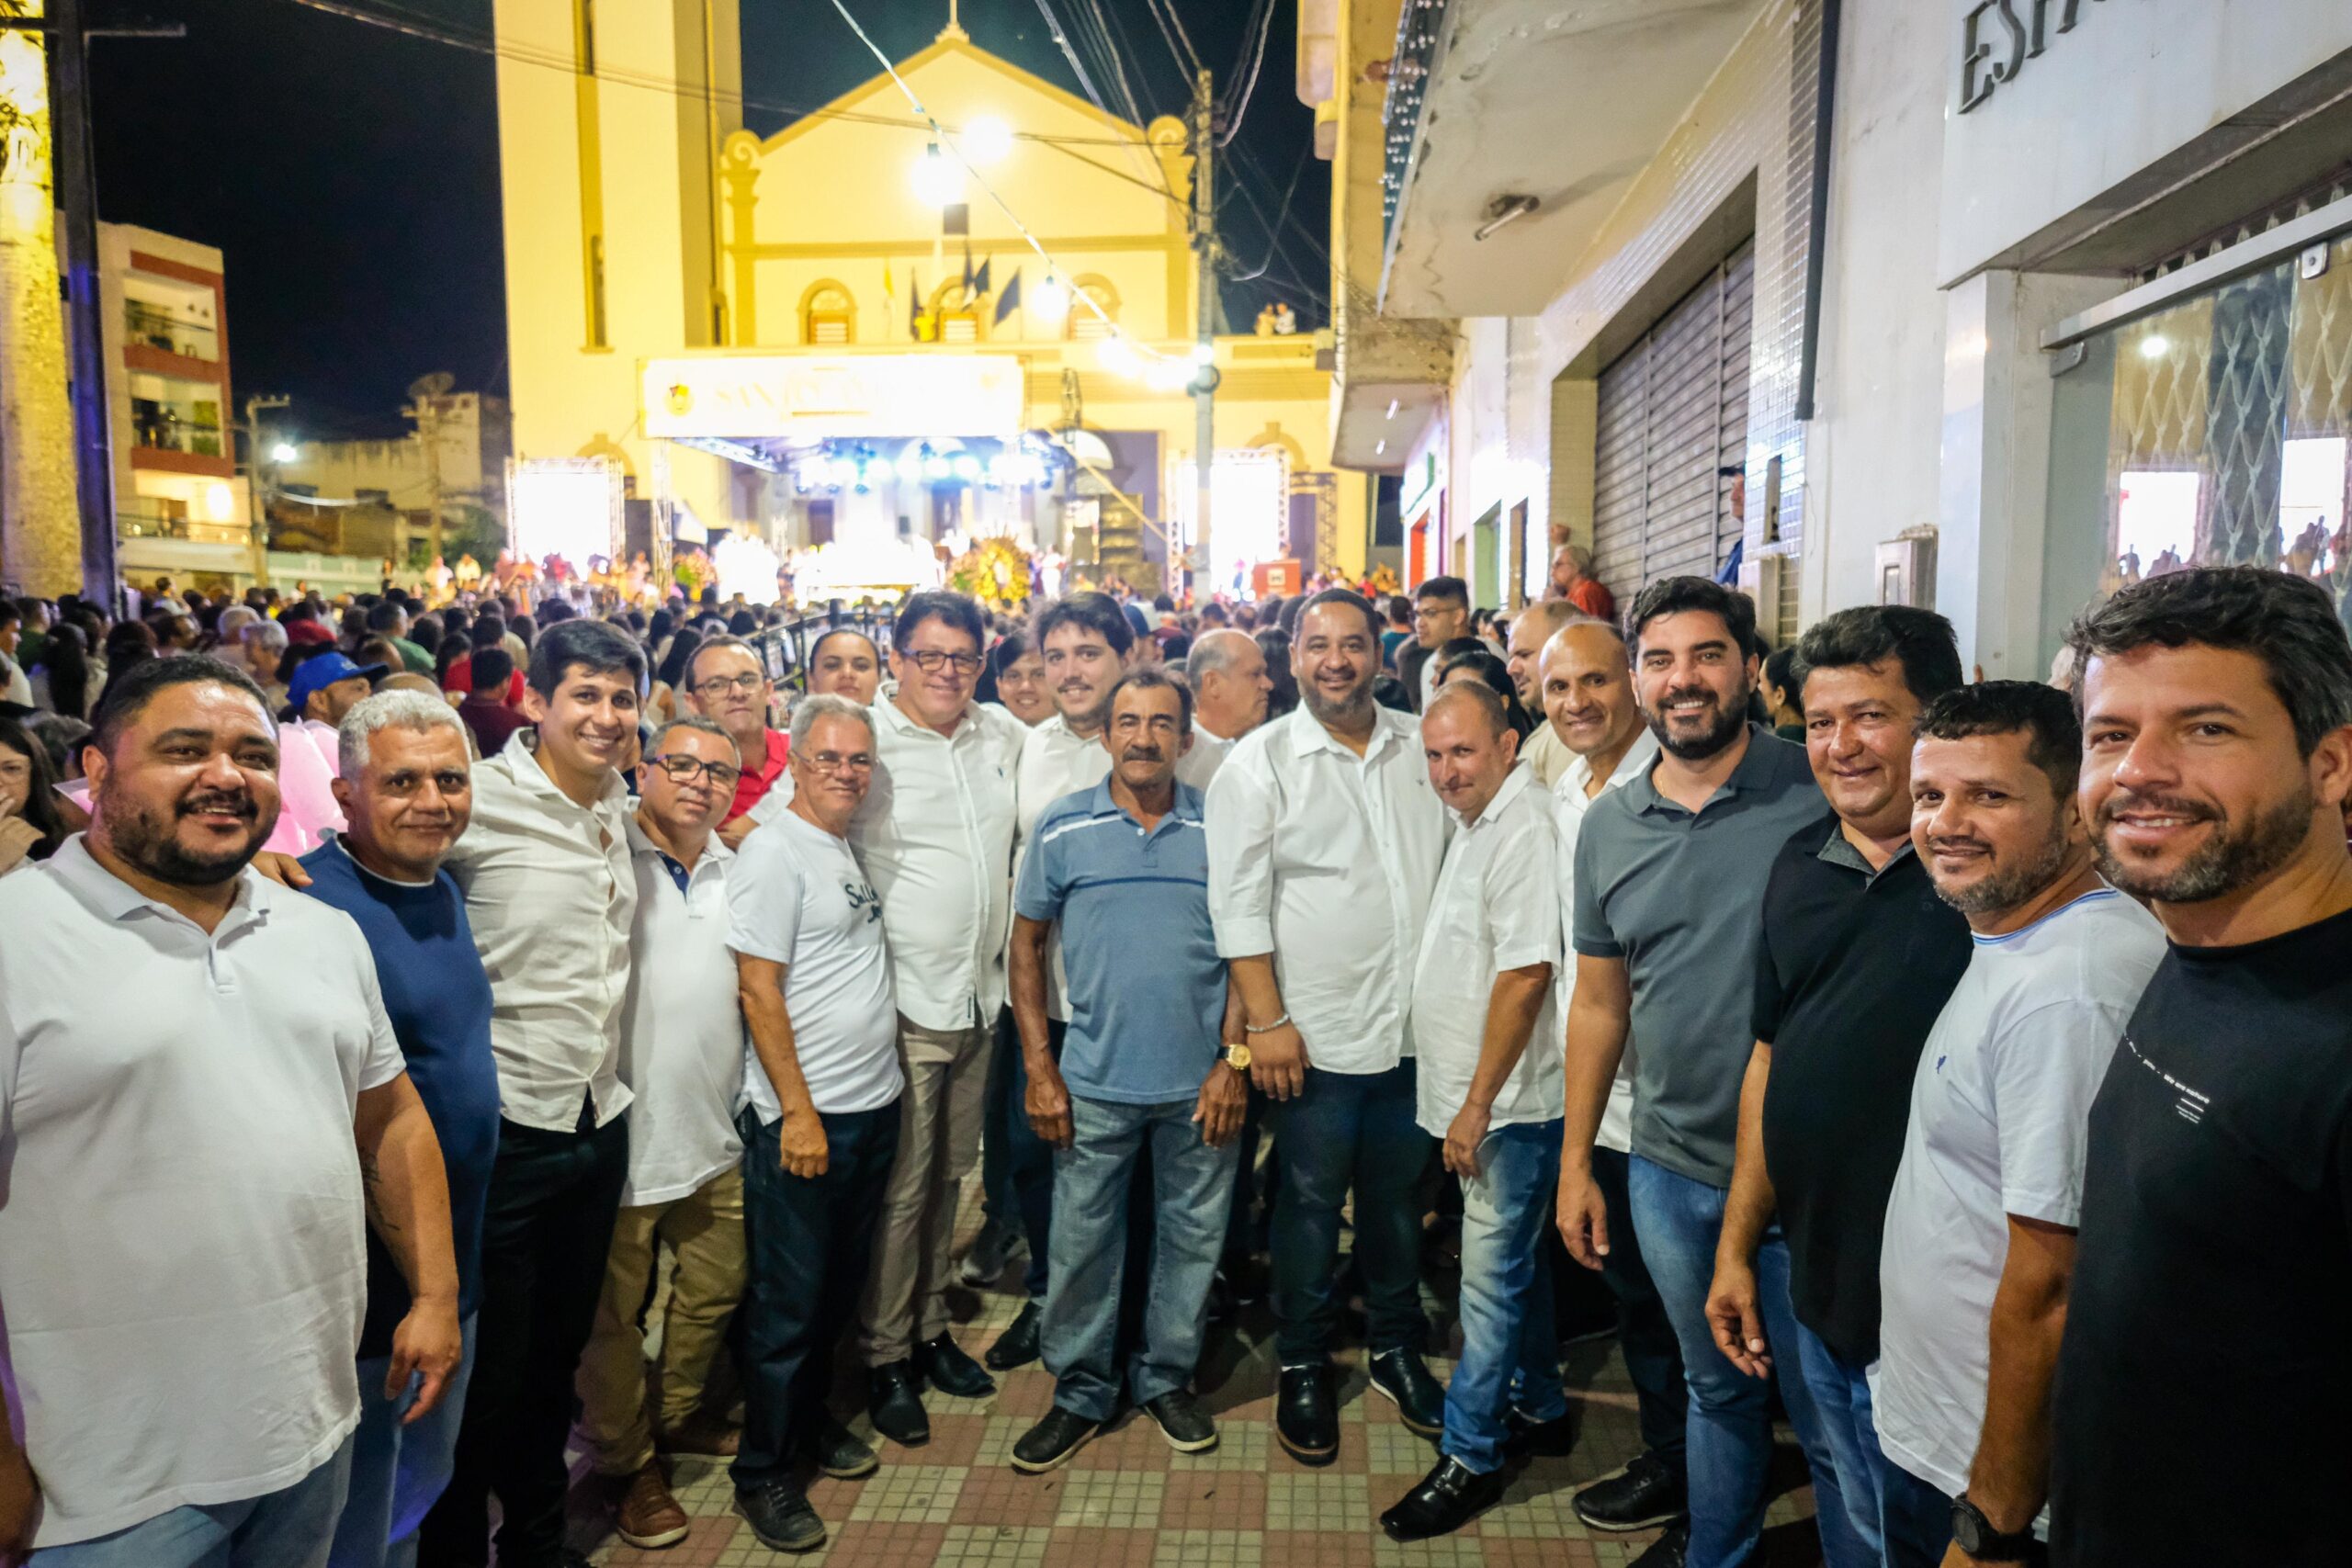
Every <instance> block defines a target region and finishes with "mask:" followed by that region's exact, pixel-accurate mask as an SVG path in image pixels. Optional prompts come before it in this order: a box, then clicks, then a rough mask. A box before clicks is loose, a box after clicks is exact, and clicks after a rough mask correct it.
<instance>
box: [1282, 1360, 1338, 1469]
mask: <svg viewBox="0 0 2352 1568" xmlns="http://www.w3.org/2000/svg"><path fill="white" fill-rule="evenodd" d="M1274 1437H1275V1438H1277V1439H1278V1440H1279V1441H1280V1442H1281V1443H1282V1445H1283V1449H1284V1450H1287V1451H1288V1452H1289V1454H1290V1457H1291V1458H1293V1459H1295V1460H1296V1461H1298V1462H1299V1463H1301V1464H1329V1463H1330V1462H1331V1461H1333V1460H1334V1459H1337V1458H1338V1457H1339V1453H1340V1409H1339V1405H1338V1404H1336V1403H1335V1402H1334V1401H1333V1400H1332V1398H1331V1369H1330V1368H1329V1367H1326V1366H1311V1365H1310V1366H1300V1367H1284V1368H1283V1371H1282V1380H1281V1382H1279V1383H1278V1384H1277V1385H1276V1387H1275V1392H1274Z"/></svg>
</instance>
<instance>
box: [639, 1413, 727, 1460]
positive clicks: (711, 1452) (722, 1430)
mask: <svg viewBox="0 0 2352 1568" xmlns="http://www.w3.org/2000/svg"><path fill="white" fill-rule="evenodd" d="M653 1446H654V1447H655V1448H657V1449H659V1450H662V1452H663V1453H665V1454H693V1455H694V1456H695V1457H696V1458H698V1459H732V1458H734V1457H735V1451H736V1450H738V1449H740V1448H741V1447H742V1446H743V1429H742V1428H741V1427H738V1426H735V1425H734V1424H733V1423H731V1422H729V1421H728V1420H726V1419H724V1418H722V1417H720V1416H714V1415H712V1414H711V1413H710V1412H709V1411H707V1410H697V1411H695V1413H694V1414H693V1415H691V1416H687V1417H686V1418H685V1419H684V1421H681V1422H679V1423H678V1424H677V1425H676V1426H674V1427H671V1428H670V1429H669V1430H668V1431H666V1432H663V1433H662V1434H660V1435H659V1436H657V1437H656V1438H654V1439H653Z"/></svg>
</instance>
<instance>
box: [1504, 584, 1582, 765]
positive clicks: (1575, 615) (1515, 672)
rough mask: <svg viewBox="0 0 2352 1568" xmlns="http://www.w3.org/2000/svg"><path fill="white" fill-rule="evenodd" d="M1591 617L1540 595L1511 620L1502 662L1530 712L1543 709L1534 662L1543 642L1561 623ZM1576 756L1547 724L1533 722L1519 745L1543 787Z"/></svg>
mask: <svg viewBox="0 0 2352 1568" xmlns="http://www.w3.org/2000/svg"><path fill="white" fill-rule="evenodd" d="M1590 619H1591V617H1590V616H1589V615H1586V614H1585V613H1584V612H1583V611H1582V610H1579V609H1577V607H1576V606H1575V605H1574V604H1569V603H1568V602H1567V601H1566V600H1565V599H1539V600H1537V601H1536V602H1535V603H1534V604H1530V605H1529V606H1527V608H1526V609H1524V610H1521V612H1520V613H1519V616H1518V618H1517V619H1516V620H1514V621H1512V622H1511V624H1510V649H1508V650H1507V651H1506V658H1505V660H1504V662H1506V663H1507V664H1509V665H1510V681H1511V684H1512V685H1514V686H1516V687H1518V688H1519V700H1520V703H1521V705H1522V706H1524V707H1525V708H1526V709H1527V711H1528V712H1529V713H1542V712H1543V711H1544V690H1543V687H1544V682H1543V679H1542V677H1541V676H1540V675H1538V674H1537V672H1536V666H1537V665H1538V664H1539V663H1540V662H1541V661H1542V660H1543V655H1544V645H1545V644H1546V643H1548V642H1550V641H1551V640H1552V638H1553V637H1554V635H1555V634H1556V633H1557V632H1558V631H1559V630H1560V629H1561V628H1562V627H1564V626H1574V625H1576V624H1577V623H1578V622H1581V621H1589V620H1590ZM1575 756H1576V753H1575V752H1574V751H1571V750H1569V749H1568V747H1567V745H1566V742H1565V741H1564V740H1563V739H1562V738H1561V736H1560V735H1559V734H1558V733H1557V732H1556V731H1555V729H1554V728H1552V726H1550V725H1548V724H1541V725H1538V726H1536V727H1535V733H1534V734H1532V735H1530V736H1529V737H1528V738H1527V741H1526V744H1524V745H1522V746H1521V747H1520V749H1519V757H1520V761H1523V762H1525V763H1526V764H1527V765H1528V766H1529V767H1530V768H1532V769H1533V770H1534V772H1535V780H1536V782H1537V783H1538V784H1542V785H1543V786H1544V788H1545V789H1550V788H1551V787H1552V786H1553V785H1555V784H1558V783H1559V782H1560V775H1561V774H1562V773H1566V772H1567V771H1568V763H1569V762H1570V761H1573V760H1574V759H1575Z"/></svg>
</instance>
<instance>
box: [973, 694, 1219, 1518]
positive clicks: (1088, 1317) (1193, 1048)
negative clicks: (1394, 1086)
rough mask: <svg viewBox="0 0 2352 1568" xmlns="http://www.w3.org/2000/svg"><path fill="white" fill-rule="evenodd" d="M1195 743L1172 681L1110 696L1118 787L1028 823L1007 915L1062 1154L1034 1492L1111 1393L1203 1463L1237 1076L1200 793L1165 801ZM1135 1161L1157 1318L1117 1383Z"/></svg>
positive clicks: (1038, 1075)
mask: <svg viewBox="0 0 2352 1568" xmlns="http://www.w3.org/2000/svg"><path fill="white" fill-rule="evenodd" d="M1192 731H1193V696H1192V693H1191V692H1190V691H1188V690H1187V689H1186V688H1185V687H1184V685H1183V684H1182V682H1177V681H1173V680H1170V678H1169V677H1168V676H1166V675H1163V674H1161V673H1159V671H1136V672H1135V673H1133V674H1130V675H1128V676H1126V677H1125V679H1123V680H1122V681H1120V682H1119V683H1118V684H1117V685H1116V686H1114V688H1113V689H1112V693H1111V704H1110V716H1109V719H1108V722H1107V723H1106V724H1105V725H1104V727H1103V744H1104V745H1105V746H1106V747H1107V748H1108V749H1109V750H1110V753H1111V761H1112V767H1111V776H1110V777H1109V778H1107V779H1105V780H1104V781H1103V783H1101V784H1097V785H1095V786H1094V787H1093V788H1091V789H1086V790H1080V791H1079V792H1077V793H1076V794H1073V795H1063V796H1062V797H1061V798H1060V799H1058V800H1057V801H1055V802H1054V803H1053V804H1052V805H1050V806H1048V807H1046V809H1045V810H1044V811H1043V812H1042V813H1041V814H1040V815H1039V816H1038V818H1037V825H1036V828H1035V830H1034V832H1033V833H1032V835H1031V837H1030V839H1029V846H1028V852H1027V854H1026V856H1025V857H1024V858H1023V862H1022V866H1021V884H1020V887H1019V889H1018V890H1017V892H1016V893H1015V896H1014V912H1015V914H1016V916H1017V919H1016V922H1015V924H1014V927H1013V933H1012V1017H1013V1021H1014V1023H1015V1024H1016V1025H1017V1026H1018V1027H1019V1029H1020V1032H1021V1047H1022V1054H1023V1058H1024V1065H1025V1066H1026V1067H1027V1070H1028V1073H1029V1091H1028V1104H1027V1110H1028V1114H1029V1121H1030V1124H1031V1125H1032V1126H1033V1127H1034V1128H1035V1130H1036V1133H1037V1135H1038V1137H1039V1138H1040V1139H1041V1140H1042V1141H1044V1142H1045V1143H1046V1144H1047V1145H1051V1146H1052V1147H1053V1148H1054V1149H1055V1151H1056V1153H1055V1156H1054V1218H1053V1227H1052V1238H1053V1239H1052V1246H1053V1257H1052V1258H1051V1260H1050V1262H1051V1267H1050V1269H1049V1270H1048V1275H1047V1283H1046V1310H1045V1322H1044V1329H1043V1337H1044V1349H1045V1360H1046V1370H1048V1371H1051V1372H1052V1373H1053V1374H1054V1376H1055V1378H1056V1380H1057V1382H1056V1387H1055V1391H1054V1407H1053V1409H1052V1410H1050V1411H1048V1412H1047V1413H1046V1418H1045V1419H1044V1420H1042V1421H1040V1422H1038V1423H1037V1425H1036V1426H1035V1427H1033V1428H1032V1429H1031V1430H1030V1431H1029V1432H1028V1433H1027V1434H1026V1435H1025V1436H1023V1438H1021V1440H1020V1441H1019V1442H1018V1443H1016V1444H1014V1445H1013V1450H1012V1467H1013V1468H1014V1469H1015V1470H1019V1471H1023V1472H1029V1473H1033V1474H1035V1473H1037V1472H1044V1471H1048V1470H1052V1469H1055V1468H1056V1467H1057V1466H1059V1465H1061V1464H1062V1463H1064V1462H1066V1461H1068V1460H1069V1457H1070V1455H1071V1454H1073V1453H1075V1452H1077V1451H1078V1450H1079V1448H1080V1445H1082V1444H1083V1443H1084V1442H1085V1441H1086V1439H1087V1438H1090V1437H1091V1436H1093V1435H1094V1433H1095V1432H1096V1431H1097V1430H1098V1429H1099V1428H1100V1427H1102V1425H1103V1423H1104V1422H1105V1421H1108V1420H1109V1419H1110V1418H1111V1416H1112V1414H1113V1412H1114V1410H1115V1409H1116V1408H1117V1407H1118V1404H1119V1402H1120V1395H1121V1393H1122V1388H1123V1384H1124V1385H1125V1393H1126V1394H1127V1396H1128V1397H1130V1398H1131V1399H1132V1400H1133V1401H1134V1402H1135V1403H1136V1404H1138V1405H1140V1406H1142V1407H1143V1410H1144V1413H1145V1414H1146V1415H1148V1416H1150V1417H1151V1418H1152V1420H1153V1421H1154V1422H1155V1423H1157V1424H1158V1425H1159V1430H1160V1432H1161V1434H1162V1435H1163V1436H1164V1437H1165V1438H1167V1439H1168V1442H1169V1445H1170V1447H1171V1448H1174V1449H1175V1450H1177V1451H1178V1452H1180V1453H1198V1452H1201V1451H1202V1450H1206V1449H1211V1448H1214V1447H1216V1426H1215V1424H1214V1423H1212V1422H1211V1421H1210V1420H1209V1418H1208V1416H1207V1415H1206V1414H1205V1413H1204V1412H1203V1411H1202V1409H1201V1408H1200V1406H1199V1405H1197V1404H1194V1403H1193V1397H1192V1394H1191V1393H1189V1392H1188V1389H1187V1385H1188V1384H1190V1383H1191V1382H1192V1378H1193V1365H1194V1363H1195V1362H1196V1361H1197V1360H1198V1359H1200V1351H1201V1334H1202V1329H1203V1326H1204V1323H1205V1322H1206V1318H1207V1313H1208V1292H1209V1281H1210V1280H1211V1278H1212V1277H1213V1276H1214V1275H1215V1273H1216V1262H1217V1255H1218V1253H1219V1251H1220V1250H1221V1249H1222V1248H1223V1247H1224V1242H1225V1226H1226V1217H1227V1214H1226V1211H1227V1205H1228V1202H1229V1193H1230V1190H1231V1188H1232V1185H1233V1170H1234V1163H1235V1160H1234V1154H1235V1151H1234V1142H1233V1141H1234V1135H1235V1134H1237V1133H1238V1132H1239V1131H1240V1129H1241V1119H1242V1111H1243V1110H1244V1108H1245V1107H1246V1105H1247V1103H1248V1098H1249V1097H1248V1089H1247V1085H1246V1083H1245V1081H1244V1079H1243V1077H1242V1074H1243V1072H1244V1071H1245V1070H1246V1069H1247V1068H1248V1066H1249V1062H1248V1059H1247V1057H1246V1056H1244V1057H1242V1059H1240V1060H1238V1061H1235V1060H1231V1059H1229V1058H1226V1057H1225V1052H1224V1051H1223V1050H1222V1049H1221V1048H1220V1046H1219V1043H1218V1042H1219V1041H1220V1039H1222V1038H1228V1037H1230V1038H1238V1033H1239V1030H1238V1020H1235V1019H1229V1018H1228V1001H1227V982H1226V967H1225V964H1224V962H1223V961H1222V960H1221V959H1219V958H1218V957H1217V955H1216V935H1215V932H1214V931H1212V930H1211V928H1210V924H1209V904H1208V886H1209V873H1208V840H1207V837H1206V835H1205V833H1204V831H1203V829H1202V827H1201V794H1200V792H1199V791H1198V790H1196V789H1193V787H1192V786H1191V785H1189V784H1179V783H1177V782H1176V764H1177V761H1178V760H1179V759H1181V758H1182V756H1183V754H1184V752H1185V750H1187V749H1188V748H1189V747H1190V746H1191V744H1192ZM1057 922H1058V923H1059V924H1060V927H1061V939H1062V942H1061V947H1062V958H1063V964H1064V967H1065V969H1066V970H1067V971H1068V973H1069V1031H1068V1032H1067V1033H1066V1035H1065V1036H1064V1038H1063V1043H1062V1052H1061V1059H1060V1061H1059V1062H1058V1063H1057V1062H1056V1061H1055V1059H1054V1055H1053V1052H1052V1050H1051V1049H1050V1047H1049V1044H1048V1040H1047V1032H1046V938H1047V936H1048V934H1049V933H1050V931H1051V930H1052V928H1053V927H1054V925H1055V924H1056V923H1057ZM1229 1025H1230V1026H1229ZM1147 1142H1148V1144H1149V1145H1150V1148H1151V1172H1152V1186H1153V1199H1154V1202H1153V1222H1154V1233H1153V1242H1152V1255H1151V1278H1150V1280H1149V1291H1148V1301H1149V1303H1150V1306H1149V1308H1148V1311H1147V1312H1146V1314H1145V1317H1144V1336H1143V1338H1144V1342H1143V1347H1142V1351H1141V1353H1140V1355H1139V1356H1137V1357H1136V1359H1135V1361H1134V1362H1133V1364H1132V1367H1131V1370H1130V1371H1128V1372H1127V1373H1126V1375H1125V1377H1124V1378H1123V1377H1122V1375H1121V1370H1120V1365H1119V1361H1118V1359H1117V1337H1118V1321H1119V1298H1120V1284H1121V1280H1120V1276H1121V1273H1122V1272H1123V1269H1124V1265H1125V1260H1126V1216H1127V1188H1128V1182H1129V1179H1130V1178H1131V1177H1132V1176H1133V1174H1134V1171H1135V1167H1136V1158H1137V1156H1139V1155H1140V1154H1141V1153H1142V1150H1143V1148H1144V1145H1146V1143H1147Z"/></svg>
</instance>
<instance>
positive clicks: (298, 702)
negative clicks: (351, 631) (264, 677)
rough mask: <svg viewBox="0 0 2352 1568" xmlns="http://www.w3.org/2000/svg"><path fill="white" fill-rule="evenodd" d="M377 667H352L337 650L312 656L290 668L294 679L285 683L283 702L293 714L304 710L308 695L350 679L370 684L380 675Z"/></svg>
mask: <svg viewBox="0 0 2352 1568" xmlns="http://www.w3.org/2000/svg"><path fill="white" fill-rule="evenodd" d="M384 670H385V666H383V665H381V664H354V663H353V662H352V661H351V658H350V656H349V655H348V654H346V653H345V652H344V651H343V650H342V649H332V650H330V651H328V652H325V653H317V654H312V655H311V657H310V658H308V659H305V660H302V662H301V663H300V664H298V665H296V666H295V667H294V678H293V679H292V680H290V681H288V682H286V701H287V704H288V705H289V706H290V707H292V708H293V709H294V711H295V712H296V713H297V714H300V712H301V711H302V709H304V708H305V707H308V706H309V705H310V703H311V693H313V692H317V691H322V690H323V689H324V688H326V687H328V686H332V685H334V683H335V682H337V681H348V680H350V679H351V678H352V677H353V676H354V675H364V676H366V677H367V678H368V680H370V681H373V680H374V679H376V677H377V676H379V675H381V674H382V673H383V672H384Z"/></svg>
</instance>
